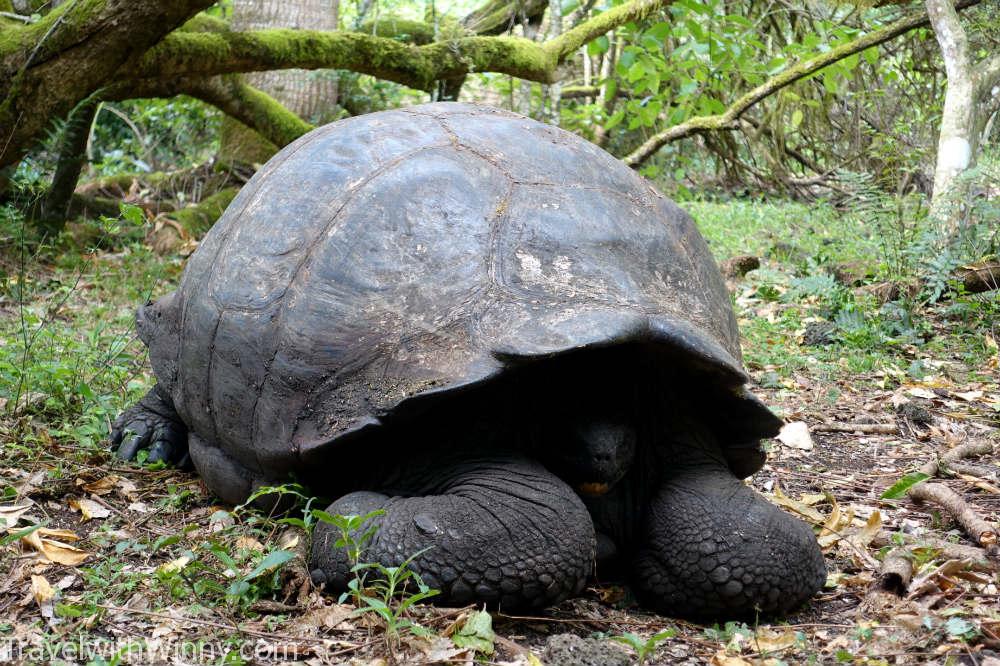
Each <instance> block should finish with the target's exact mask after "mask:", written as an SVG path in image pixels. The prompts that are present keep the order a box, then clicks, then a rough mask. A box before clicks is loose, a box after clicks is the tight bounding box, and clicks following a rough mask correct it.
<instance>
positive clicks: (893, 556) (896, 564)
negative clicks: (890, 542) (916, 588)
mask: <svg viewBox="0 0 1000 666" xmlns="http://www.w3.org/2000/svg"><path fill="white" fill-rule="evenodd" d="M911 578H913V555H912V554H911V553H910V552H909V551H908V550H907V549H906V548H893V549H892V550H891V551H889V553H888V554H887V555H886V556H885V559H883V560H882V566H881V567H880V568H879V572H878V586H879V588H881V589H882V590H885V591H886V592H892V593H893V594H895V595H896V596H899V597H901V596H903V595H904V594H906V588H908V587H909V586H910V579H911Z"/></svg>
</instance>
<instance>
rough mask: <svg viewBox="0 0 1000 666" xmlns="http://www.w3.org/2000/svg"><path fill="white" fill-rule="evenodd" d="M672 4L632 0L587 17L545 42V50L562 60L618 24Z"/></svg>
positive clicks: (634, 19) (647, 14)
mask: <svg viewBox="0 0 1000 666" xmlns="http://www.w3.org/2000/svg"><path fill="white" fill-rule="evenodd" d="M671 4H673V0H633V1H632V2H627V3H625V4H624V5H618V6H617V7H613V8H611V9H609V10H608V11H606V12H604V13H603V14H598V15H597V16H594V17H593V18H590V19H587V20H586V21H584V22H583V23H581V24H580V25H578V26H576V27H575V28H573V29H572V30H567V31H566V32H564V33H563V34H561V35H559V36H558V37H556V38H554V39H550V40H549V41H548V42H546V43H545V45H544V46H545V50H546V51H547V52H549V53H550V54H551V55H552V57H554V58H556V59H557V60H558V61H559V62H562V61H563V60H564V59H565V58H566V56H568V55H570V54H572V53H574V52H575V51H576V50H577V49H578V48H580V47H581V46H583V45H584V44H587V43H589V42H592V41H593V40H595V39H597V38H598V37H600V36H601V35H603V34H605V33H607V32H609V31H611V30H613V29H614V28H617V27H618V26H620V25H625V24H626V23H631V22H632V21H641V20H642V19H644V18H646V17H647V16H649V15H650V14H652V13H653V12H655V11H657V10H659V9H663V8H664V7H667V6H669V5H671Z"/></svg>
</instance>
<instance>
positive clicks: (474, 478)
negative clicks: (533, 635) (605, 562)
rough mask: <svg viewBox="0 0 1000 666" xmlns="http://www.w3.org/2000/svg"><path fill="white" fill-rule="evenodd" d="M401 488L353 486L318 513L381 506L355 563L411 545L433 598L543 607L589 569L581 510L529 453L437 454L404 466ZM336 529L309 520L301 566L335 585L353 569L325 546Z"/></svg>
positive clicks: (589, 544) (386, 558) (589, 542)
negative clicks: (309, 541)
mask: <svg viewBox="0 0 1000 666" xmlns="http://www.w3.org/2000/svg"><path fill="white" fill-rule="evenodd" d="M425 479H426V481H425ZM401 487H404V488H407V491H408V494H409V493H410V492H412V493H413V494H412V495H410V496H398V495H396V496H390V495H388V494H383V493H377V492H355V493H351V494H349V495H345V496H344V497H341V498H340V499H339V500H337V501H336V502H334V503H333V504H332V505H331V506H330V507H329V508H328V509H327V511H328V512H329V513H332V514H340V515H364V514H367V513H370V512H372V511H375V510H378V509H381V510H382V511H384V514H383V515H381V516H377V517H375V518H373V519H372V520H373V523H374V526H375V528H376V531H375V533H374V535H373V536H372V537H371V540H370V541H369V542H368V543H367V546H366V548H365V550H364V552H363V553H362V555H361V561H362V562H377V563H379V564H382V565H383V566H385V567H394V566H399V565H400V564H402V563H403V561H405V560H406V558H408V557H410V556H412V555H415V554H418V553H419V554H418V555H417V557H416V558H415V559H414V560H413V563H412V564H411V567H412V569H413V570H414V571H415V572H416V573H418V574H419V575H420V576H421V578H422V579H423V581H424V582H425V583H426V584H427V585H429V586H430V587H432V588H437V589H439V590H440V591H441V593H440V595H439V596H437V597H434V601H435V602H438V603H443V604H445V605H464V604H467V603H486V604H488V605H490V606H492V607H494V608H496V607H500V608H502V609H504V610H513V609H516V608H532V607H542V606H547V605H550V604H554V603H557V602H559V601H561V600H562V599H565V598H567V597H569V596H571V595H573V594H576V593H578V592H579V591H580V590H582V589H583V586H584V584H585V583H586V581H587V578H588V577H589V575H590V573H591V571H592V569H593V562H594V548H595V537H594V527H593V523H592V522H591V519H590V516H589V515H588V513H587V510H586V508H585V507H584V506H583V503H582V502H581V501H580V499H579V498H578V497H577V496H576V495H575V494H574V493H573V491H572V490H571V489H570V488H569V486H567V485H566V484H565V483H564V482H563V481H561V480H560V479H559V478H558V477H556V476H555V475H554V474H552V473H551V472H549V471H548V470H546V469H545V468H544V467H542V465H541V464H539V463H537V462H535V461H532V460H529V459H527V458H525V457H523V456H520V455H517V454H504V453H499V454H498V453H490V454H485V455H482V456H477V455H467V456H465V457H460V456H457V455H455V454H448V455H441V456H440V457H438V458H437V459H436V460H433V459H432V460H430V461H428V462H427V463H425V464H423V465H421V466H420V468H419V469H415V470H414V469H411V470H407V471H406V472H405V474H404V478H403V479H402V486H401ZM367 527H368V526H366V527H364V528H362V530H361V531H362V532H363V531H364V530H365V529H367ZM339 536H340V535H339V533H338V531H337V530H336V528H334V527H333V526H332V525H328V524H326V523H322V524H320V525H318V526H317V527H316V531H315V533H314V538H313V549H312V557H311V564H310V567H311V568H312V570H313V578H314V580H315V581H316V582H317V583H318V584H324V585H326V586H327V587H328V588H332V589H333V590H337V591H339V590H344V589H346V585H347V582H348V581H349V580H350V578H351V577H352V576H353V574H352V573H351V572H350V568H351V565H350V563H349V562H348V560H347V556H346V554H345V552H344V549H343V548H335V546H334V544H335V542H336V541H337V539H338V538H339Z"/></svg>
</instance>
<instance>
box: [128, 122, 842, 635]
mask: <svg viewBox="0 0 1000 666" xmlns="http://www.w3.org/2000/svg"><path fill="white" fill-rule="evenodd" d="M136 324H137V329H138V333H139V336H140V337H141V338H142V340H143V341H144V342H145V343H146V345H148V347H149V357H150V361H151V364H152V367H153V372H154V373H155V375H156V380H157V383H156V385H155V386H154V388H153V389H152V390H151V391H150V392H149V393H148V394H147V395H146V396H145V397H144V398H143V399H142V400H141V401H139V402H138V403H137V404H136V405H134V406H133V407H131V408H129V409H128V410H126V411H125V412H124V413H123V414H122V415H121V416H120V417H119V419H118V420H117V421H116V423H115V426H114V429H113V433H112V442H113V444H114V445H115V446H116V447H117V450H118V454H119V455H120V456H122V457H125V458H131V457H133V456H135V455H136V452H137V451H139V450H140V449H143V448H145V449H148V458H149V459H150V460H158V459H165V460H170V461H174V462H179V463H180V462H184V461H186V460H190V461H191V462H192V463H193V465H194V467H195V468H196V469H197V471H198V473H199V474H200V475H201V477H202V479H203V480H204V482H205V484H206V485H207V486H208V488H209V489H210V490H211V491H212V492H214V493H215V494H216V495H218V496H219V497H220V498H222V499H223V500H225V501H227V502H230V503H234V504H235V503H240V502H243V501H244V500H245V499H246V498H247V497H248V496H249V495H250V494H251V493H252V492H253V491H254V490H255V489H256V488H259V487H262V486H266V485H275V484H280V483H283V482H286V481H289V480H297V481H299V482H301V483H304V484H306V486H307V487H308V488H310V489H311V491H312V492H313V493H315V494H316V495H318V496H323V497H329V498H330V499H334V500H335V501H333V504H332V505H331V506H330V508H329V509H328V511H330V512H333V513H338V514H365V513H368V512H370V511H374V510H379V509H381V510H382V511H383V512H384V513H382V515H380V516H379V517H377V518H375V519H374V520H375V522H376V524H377V528H378V530H377V532H376V534H375V536H374V537H373V538H372V540H371V541H370V543H369V544H368V546H367V548H366V551H365V553H364V556H363V557H364V559H366V560H368V561H372V562H379V563H382V564H384V565H386V566H394V565H398V564H399V563H400V562H402V561H403V560H405V559H406V558H407V557H409V556H411V555H413V554H416V553H419V555H418V557H417V558H416V559H415V561H414V563H413V567H414V569H415V570H416V571H417V572H418V573H419V574H420V575H421V576H422V577H423V580H424V581H425V582H426V583H427V584H429V585H431V586H433V587H436V588H439V589H440V590H441V594H440V597H438V599H439V600H440V601H442V602H444V603H450V604H464V603H469V602H477V603H487V604H490V605H492V606H494V607H499V608H501V609H506V610H514V609H524V608H530V607H539V606H545V605H549V604H553V603H556V602H558V601H560V600H562V599H565V598H567V597H569V596H572V595H574V594H577V593H579V592H580V591H581V590H582V589H583V587H584V585H585V584H586V583H587V581H588V579H590V578H592V577H593V576H594V575H595V564H596V566H597V575H598V576H600V575H602V574H605V572H608V571H616V572H618V573H620V574H622V575H625V576H627V577H628V579H629V580H630V581H631V584H632V587H633V589H634V590H635V591H636V594H637V596H638V597H639V599H640V600H642V601H643V603H645V604H646V605H647V606H649V607H652V608H654V609H657V610H660V611H663V612H666V613H670V614H674V615H680V616H687V617H694V618H706V617H739V616H748V615H753V614H754V613H761V612H762V613H772V614H773V613H780V612H784V611H787V610H789V609H791V608H794V607H795V606H797V605H799V604H801V603H802V602H803V601H804V600H806V599H808V598H809V597H810V596H811V595H812V594H813V593H815V592H816V590H817V589H818V588H819V587H820V586H821V585H822V583H823V581H824V576H825V569H824V563H823V557H822V555H821V553H820V551H819V548H818V547H817V544H816V541H815V539H814V537H813V534H812V532H811V530H810V529H809V528H808V527H807V526H806V525H805V524H804V523H802V522H800V521H798V520H796V519H795V518H793V517H791V516H789V515H788V514H786V513H784V512H782V511H780V510H778V509H776V508H775V507H774V506H772V505H771V504H769V503H768V502H767V501H765V500H764V499H763V498H761V497H760V496H759V495H758V494H757V493H755V492H754V491H753V490H751V489H750V488H749V487H747V486H746V485H745V484H744V483H743V482H742V481H741V479H742V478H744V477H747V476H749V475H750V474H752V473H753V472H755V471H757V470H758V469H760V467H761V466H762V465H763V463H764V459H765V456H764V454H763V453H762V451H761V447H760V440H761V439H762V438H765V437H770V436H773V435H774V434H775V433H776V431H777V429H778V427H779V425H780V422H779V420H778V418H777V417H775V416H774V414H772V413H771V412H770V411H769V410H768V409H767V408H765V407H764V406H763V405H762V404H761V403H760V402H759V401H758V400H757V399H756V398H755V397H754V396H753V395H751V394H750V393H749V392H748V391H747V389H746V384H747V381H748V378H747V375H746V374H745V372H744V370H743V367H742V361H741V354H740V345H739V339H738V333H737V327H736V321H735V318H734V315H733V311H732V308H731V306H730V301H729V296H728V294H727V292H726V289H725V287H724V285H723V281H722V279H721V277H720V274H719V270H718V268H717V266H716V264H715V262H714V261H713V259H712V256H711V254H710V252H709V250H708V247H707V246H706V244H705V241H704V240H703V239H702V237H701V236H700V235H699V233H698V231H697V229H696V228H695V225H694V224H693V223H692V221H691V218H690V217H688V216H687V215H686V214H685V213H684V212H683V211H681V210H680V209H679V208H678V207H677V206H676V205H675V204H673V203H672V202H671V201H669V200H668V199H666V198H665V197H663V196H662V195H661V194H659V193H658V192H657V191H656V190H654V189H653V188H652V187H651V186H650V185H649V184H648V183H647V182H646V181H645V180H643V179H642V178H640V177H639V176H638V175H636V174H635V173H633V172H632V171H631V170H630V169H628V168H627V167H625V166H624V165H623V164H622V163H621V162H619V161H617V160H615V159H614V158H613V157H611V156H610V155H608V154H607V153H605V152H603V151H602V150H601V149H599V148H597V147H596V146H594V145H592V144H591V143H589V142H587V141H585V140H583V139H581V138H579V137H577V136H575V135H573V134H571V133H568V132H565V131H562V130H560V129H557V128H554V127H550V126H548V125H544V124H542V123H539V122H536V121H533V120H530V119H528V118H524V117H521V116H519V115H515V114H512V113H508V112H504V111H500V110H497V109H492V108H487V107H482V106H473V105H466V104H454V103H451V104H446V103H440V104H428V105H423V106H415V107H412V108H406V109H399V110H395V111H386V112H380V113H373V114H370V115H365V116H361V117H357V118H351V119H348V120H342V121H339V122H336V123H333V124H330V125H327V126H325V127H321V128H319V129H317V130H315V131H313V132H310V133H309V134H307V135H306V136H304V137H302V138H301V139H299V140H297V141H296V142H294V143H292V144H291V145H289V146H288V147H286V148H285V149H284V150H282V151H281V152H279V153H278V154H277V155H276V156H275V157H274V158H273V159H272V160H270V161H269V162H268V163H267V164H266V165H265V166H264V168H262V169H261V170H260V172H259V173H257V174H256V175H255V176H254V177H253V179H252V180H251V181H250V182H249V183H248V184H247V185H246V186H245V187H244V188H243V190H242V191H241V192H240V194H239V196H238V197H237V198H236V199H235V200H234V201H233V203H232V204H231V205H230V206H229V208H228V210H227V211H226V212H225V214H224V215H223V216H222V218H221V219H220V220H219V221H218V223H217V224H216V225H215V226H214V227H213V228H212V230H211V231H210V232H209V233H208V234H207V235H206V237H205V239H204V241H203V242H202V243H201V245H200V246H199V247H198V249H197V251H196V252H195V253H194V254H193V255H192V256H191V258H190V260H189V262H188V265H187V268H186V270H185V272H184V275H183V278H182V279H181V283H180V287H179V288H178V289H177V291H175V292H174V293H172V294H169V295H167V296H165V297H163V298H160V299H159V300H157V301H156V302H155V303H150V304H147V305H145V306H144V307H141V308H140V309H139V311H138V314H137V317H136ZM335 540H336V535H335V534H334V532H333V531H332V528H329V527H328V526H326V525H322V526H320V527H319V528H317V530H316V534H315V538H314V546H313V554H312V564H311V567H312V570H313V576H314V579H315V580H316V581H317V582H318V583H321V584H325V585H327V586H328V587H331V588H343V587H344V586H345V585H346V583H347V580H348V577H349V576H350V573H349V566H350V564H349V563H348V561H347V559H346V556H345V555H344V554H343V553H342V552H339V551H337V550H336V549H335V548H334V541H335Z"/></svg>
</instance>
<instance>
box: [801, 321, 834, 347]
mask: <svg viewBox="0 0 1000 666" xmlns="http://www.w3.org/2000/svg"><path fill="white" fill-rule="evenodd" d="M836 330H837V325H836V324H834V323H833V322H832V321H811V322H809V323H808V324H806V331H805V333H804V334H803V335H802V344H804V345H810V346H814V347H816V346H820V345H830V344H833V333H834V331H836Z"/></svg>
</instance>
